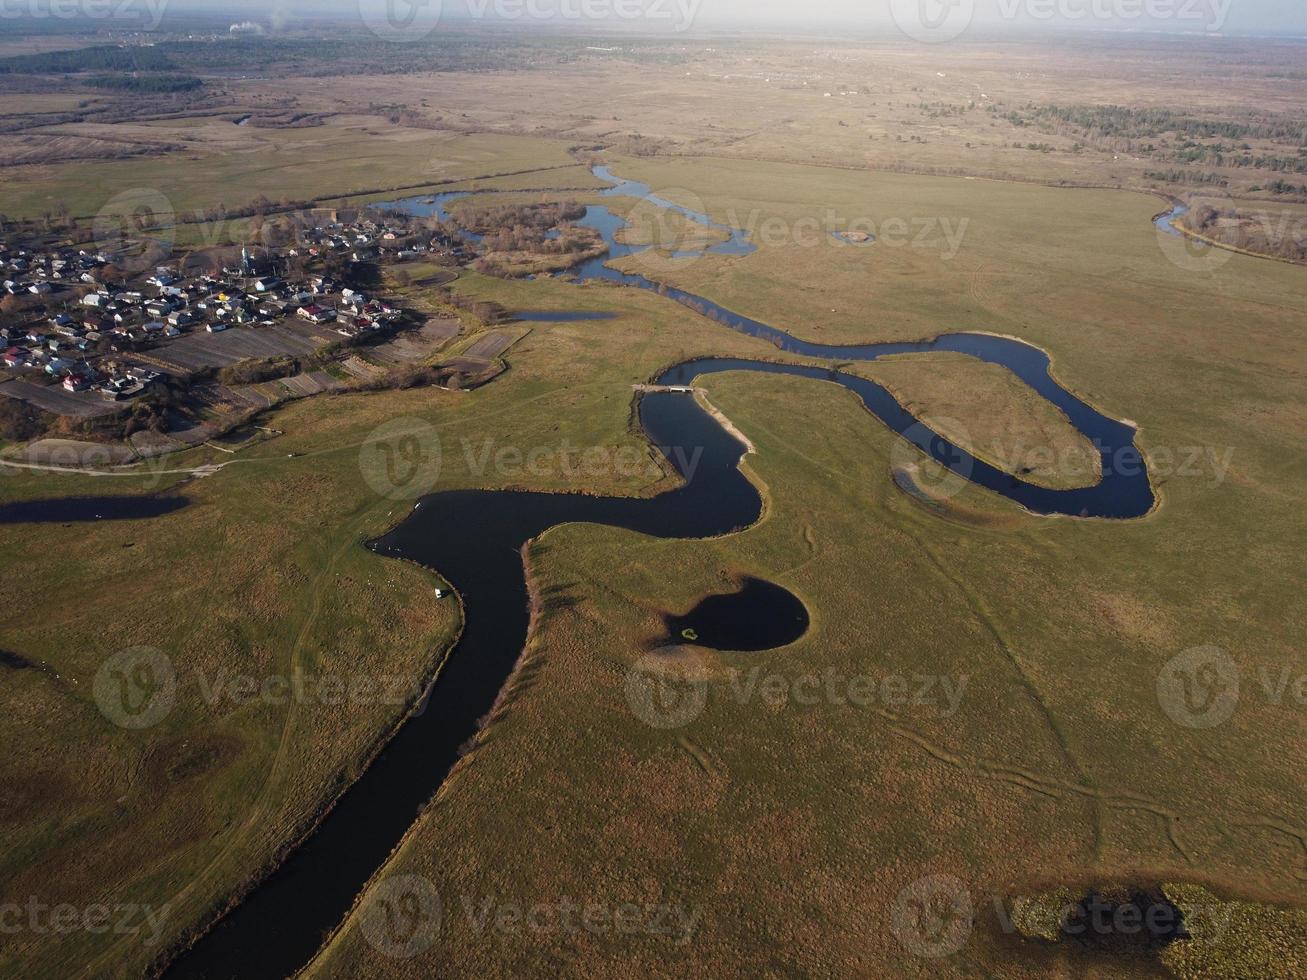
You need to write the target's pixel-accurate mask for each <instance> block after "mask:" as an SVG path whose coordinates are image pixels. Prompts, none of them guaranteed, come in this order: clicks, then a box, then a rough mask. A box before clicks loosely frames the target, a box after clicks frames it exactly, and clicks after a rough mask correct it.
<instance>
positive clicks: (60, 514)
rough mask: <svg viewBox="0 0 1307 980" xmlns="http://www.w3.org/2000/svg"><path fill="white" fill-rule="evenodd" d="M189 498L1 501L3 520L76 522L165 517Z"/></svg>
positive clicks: (92, 498) (81, 498)
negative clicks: (4, 502) (6, 502)
mask: <svg viewBox="0 0 1307 980" xmlns="http://www.w3.org/2000/svg"><path fill="white" fill-rule="evenodd" d="M189 503H190V501H189V500H188V499H187V498H186V497H178V496H167V497H157V496H143V497H51V498H49V499H46V500H19V501H15V502H14V503H8V504H0V524H75V523H81V522H89V521H130V520H144V519H146V518H150V517H162V516H163V515H164V514H171V513H173V512H174V511H178V510H181V509H182V508H183V507H185V506H186V505H187V504H189Z"/></svg>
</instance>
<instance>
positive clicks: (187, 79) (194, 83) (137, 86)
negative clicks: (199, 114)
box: [85, 72, 204, 93]
mask: <svg viewBox="0 0 1307 980" xmlns="http://www.w3.org/2000/svg"><path fill="white" fill-rule="evenodd" d="M85 84H87V85H89V86H90V87H91V88H103V89H111V90H112V91H115V92H151V93H153V92H194V91H195V90H196V89H198V88H203V86H204V82H202V81H200V79H198V78H196V77H195V76H194V75H177V74H173V73H163V72H148V73H146V74H141V75H136V74H132V75H96V76H94V77H92V78H88V79H86V82H85Z"/></svg>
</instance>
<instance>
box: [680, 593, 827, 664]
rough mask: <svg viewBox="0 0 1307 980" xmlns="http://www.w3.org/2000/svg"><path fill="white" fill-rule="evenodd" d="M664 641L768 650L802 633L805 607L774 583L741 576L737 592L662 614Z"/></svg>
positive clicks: (806, 625)
mask: <svg viewBox="0 0 1307 980" xmlns="http://www.w3.org/2000/svg"><path fill="white" fill-rule="evenodd" d="M664 620H665V622H666V625H667V634H668V635H667V642H669V643H690V644H693V645H694V646H700V647H708V648H710V649H713V650H742V651H754V650H772V649H775V648H776V647H783V646H788V645H789V644H791V643H793V642H794V641H795V640H797V639H799V638H800V637H801V636H803V634H804V633H806V632H808V624H809V618H808V608H807V607H806V606H805V605H804V604H803V602H802V601H801V600H800V599H799V597H798V596H796V595H794V593H792V592H790V591H788V590H787V589H783V588H781V587H780V586H779V585H777V584H776V583H774V582H765V581H763V580H762V579H758V578H752V577H750V578H746V579H744V581H743V582H742V583H741V586H740V589H739V591H737V592H729V593H726V594H724V595H713V596H708V597H707V598H706V599H704V600H703V601H701V602H700V603H699V604H698V605H697V606H695V607H694V608H693V609H691V610H690V611H689V612H688V613H686V614H685V615H684V616H666V617H664Z"/></svg>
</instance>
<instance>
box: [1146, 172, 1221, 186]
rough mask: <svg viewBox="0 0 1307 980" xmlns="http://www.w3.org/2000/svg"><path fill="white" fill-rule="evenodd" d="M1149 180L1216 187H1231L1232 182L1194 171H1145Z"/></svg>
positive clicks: (1218, 176)
mask: <svg viewBox="0 0 1307 980" xmlns="http://www.w3.org/2000/svg"><path fill="white" fill-rule="evenodd" d="M1144 177H1145V178H1147V179H1148V180H1160V181H1163V182H1164V183H1167V184H1210V185H1213V186H1216V187H1229V186H1230V181H1229V180H1228V179H1227V178H1225V177H1222V176H1221V175H1220V174H1215V173H1200V172H1198V171H1194V170H1145V171H1144Z"/></svg>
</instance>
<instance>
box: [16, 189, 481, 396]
mask: <svg viewBox="0 0 1307 980" xmlns="http://www.w3.org/2000/svg"><path fill="white" fill-rule="evenodd" d="M327 217H328V218H330V219H332V220H327V221H323V222H321V223H315V222H313V221H305V220H304V215H303V214H301V215H300V216H299V218H300V221H299V223H298V224H299V227H297V228H296V230H295V234H294V236H293V242H291V243H290V244H287V245H285V246H282V247H260V248H258V249H254V250H251V249H249V248H244V247H243V248H241V249H240V255H239V259H238V260H237V259H236V256H235V255H234V248H233V249H232V250H231V251H232V253H233V254H232V255H231V260H230V262H229V263H228V264H227V265H221V264H219V263H218V262H217V261H216V260H215V259H214V257H213V256H212V255H207V256H202V257H201V259H202V260H201V261H196V256H195V255H191V256H188V257H187V259H186V260H183V261H177V260H176V259H175V258H174V257H173V256H168V257H167V259H166V260H165V261H163V262H161V263H160V264H158V265H152V266H149V267H147V268H143V269H140V270H139V271H136V272H135V273H134V274H130V273H128V272H126V271H125V269H126V268H127V267H129V266H130V265H132V260H131V258H130V257H129V256H128V251H127V249H125V248H122V247H120V248H118V249H114V250H110V249H104V248H95V247H94V246H89V247H87V246H83V247H75V246H71V245H62V246H55V247H49V246H47V247H44V248H42V247H38V246H36V245H28V246H27V247H24V245H23V243H21V242H20V243H17V244H15V243H13V242H9V243H6V242H4V241H0V350H2V351H3V365H2V367H0V407H2V405H3V401H2V399H9V400H16V401H18V402H21V403H25V405H27V406H31V407H33V408H35V409H39V410H40V412H42V413H47V414H48V415H50V416H55V417H58V418H63V419H66V420H82V421H85V420H91V419H97V418H101V417H104V416H113V415H115V414H123V413H124V412H126V411H127V410H129V409H130V403H132V402H133V401H134V400H137V399H140V398H141V397H142V396H146V395H148V394H150V393H151V392H153V391H156V390H158V389H159V388H160V387H162V386H166V387H167V388H168V389H169V390H170V391H171V392H172V393H173V394H176V393H177V392H178V391H180V392H182V393H183V394H184V393H186V392H187V391H189V390H191V389H195V390H196V392H197V393H199V389H201V388H202V387H203V385H204V383H205V382H207V381H211V380H212V377H213V375H214V374H215V372H217V371H221V370H222V369H229V368H232V366H233V365H242V364H246V365H249V366H251V367H253V366H256V365H258V364H260V363H269V370H270V371H272V373H274V374H275V373H276V372H275V368H276V366H277V365H278V364H279V363H285V364H288V365H292V366H294V365H295V364H296V363H297V362H296V361H295V358H297V357H305V356H311V355H315V354H319V353H321V352H323V351H325V350H328V349H333V350H334V349H350V348H353V347H358V346H362V345H366V344H368V343H371V342H375V341H377V340H379V339H380V338H383V337H387V336H389V335H391V334H392V333H393V332H394V331H395V330H396V329H398V328H399V327H401V326H404V325H405V324H412V323H415V322H418V321H416V320H415V319H414V318H413V317H411V316H408V315H407V314H406V313H405V311H404V310H402V309H401V308H400V307H399V306H398V305H397V304H396V303H394V302H393V301H389V300H387V299H384V298H381V297H380V296H378V295H376V293H375V291H373V290H371V289H365V288H363V287H362V286H361V285H360V282H361V281H366V282H369V283H372V282H379V281H380V277H379V275H377V265H378V264H380V263H382V262H396V261H400V262H402V261H407V260H413V259H417V258H422V257H428V258H431V259H432V260H433V261H436V262H437V263H439V264H443V265H456V264H459V263H461V262H462V261H465V260H466V259H467V258H468V254H467V252H466V251H465V249H464V246H463V245H462V243H461V241H459V240H458V239H457V238H456V237H454V236H451V235H450V234H448V233H446V232H445V231H444V230H443V229H438V228H437V229H434V230H433V229H432V228H430V227H427V226H419V227H417V228H414V227H413V225H414V223H413V222H411V221H409V220H407V219H405V218H404V217H403V216H400V215H379V214H377V213H376V212H373V211H364V212H361V213H357V214H355V213H347V214H345V215H338V214H337V213H335V212H331V213H329V214H328V215H327ZM342 218H343V219H345V220H341V219H342ZM135 264H136V265H138V266H139V265H143V264H148V263H143V262H141V261H140V260H139V257H138V258H137V260H136V262H135ZM445 332H446V333H450V332H451V331H449V330H446V331H445ZM456 332H457V329H456V327H455V328H454V329H453V330H452V333H456ZM248 373H250V374H251V376H252V378H254V379H257V380H264V379H263V378H262V377H259V375H258V371H256V370H252V371H250V372H248ZM265 373H267V372H265ZM315 376H316V378H317V379H318V380H317V382H316V383H312V382H311V383H309V389H310V390H307V391H301V392H300V393H313V392H314V390H320V389H322V388H327V387H332V378H331V375H330V374H328V373H325V372H322V371H318V372H316V375H315Z"/></svg>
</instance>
